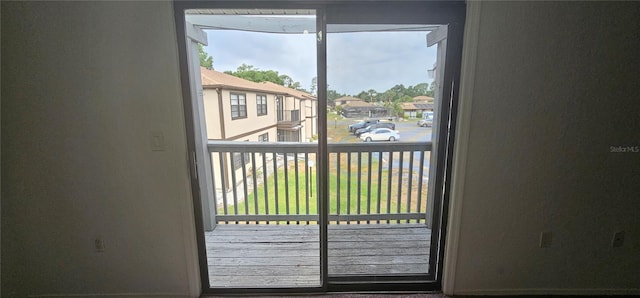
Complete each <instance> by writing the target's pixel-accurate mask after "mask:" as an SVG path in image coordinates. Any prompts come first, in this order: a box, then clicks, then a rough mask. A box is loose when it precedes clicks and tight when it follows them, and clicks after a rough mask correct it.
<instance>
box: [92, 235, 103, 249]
mask: <svg viewBox="0 0 640 298" xmlns="http://www.w3.org/2000/svg"><path fill="white" fill-rule="evenodd" d="M93 245H94V246H95V248H96V252H104V240H102V239H101V238H96V240H95V241H94V242H93Z"/></svg>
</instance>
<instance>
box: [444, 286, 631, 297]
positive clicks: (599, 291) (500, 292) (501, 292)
mask: <svg viewBox="0 0 640 298" xmlns="http://www.w3.org/2000/svg"><path fill="white" fill-rule="evenodd" d="M454 295H477V296H486V295H496V296H512V295H585V296H592V295H593V296H595V295H640V288H635V289H633V288H629V289H620V288H613V289H603V288H593V289H558V288H555V289H554V288H547V289H538V288H535V289H526V288H524V289H484V290H456V291H454Z"/></svg>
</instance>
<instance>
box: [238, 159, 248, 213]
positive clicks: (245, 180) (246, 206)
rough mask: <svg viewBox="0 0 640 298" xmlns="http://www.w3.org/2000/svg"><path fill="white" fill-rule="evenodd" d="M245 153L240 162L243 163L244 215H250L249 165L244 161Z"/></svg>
mask: <svg viewBox="0 0 640 298" xmlns="http://www.w3.org/2000/svg"><path fill="white" fill-rule="evenodd" d="M244 157H245V153H244V152H240V160H241V161H242V189H243V191H244V199H243V201H244V214H245V215H247V214H249V190H248V188H247V185H248V183H247V163H246V162H245V160H244ZM245 223H246V224H249V221H248V220H247V221H245Z"/></svg>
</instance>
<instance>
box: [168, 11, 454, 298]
mask: <svg viewBox="0 0 640 298" xmlns="http://www.w3.org/2000/svg"><path fill="white" fill-rule="evenodd" d="M173 5H174V17H175V23H176V34H177V42H178V54H179V57H178V59H179V63H180V76H181V86H182V96H183V110H184V117H185V128H186V135H187V147H188V152H189V156H188V157H187V159H188V161H189V168H190V171H189V174H190V181H191V191H192V196H193V206H194V218H195V220H196V222H195V227H196V238H197V239H196V243H197V245H198V258H199V269H200V279H201V285H202V293H203V294H222V293H224V294H249V293H251V294H258V293H271V294H274V293H322V292H342V291H394V290H395V291H397V290H402V291H440V290H441V289H442V271H443V268H444V264H443V256H444V243H445V237H444V236H445V235H446V229H447V214H448V205H449V196H450V191H451V183H450V179H451V166H452V153H453V141H454V139H455V130H456V119H457V106H458V86H459V81H460V67H461V57H462V37H463V31H464V23H465V14H466V4H465V2H464V1H446V2H444V1H433V2H431V1H429V2H419V1H335V0H318V1H301V0H295V1H259V0H251V1H248V0H238V1H211V2H197V1H177V0H174V2H173ZM192 8H212V9H213V8H238V9H242V8H264V9H314V10H315V11H316V29H317V31H318V32H319V33H320V34H319V35H318V37H319V41H318V44H317V47H316V49H317V75H318V76H317V78H318V81H317V88H318V89H317V90H318V107H317V109H318V110H317V114H318V123H317V125H318V135H319V139H318V157H317V158H318V168H317V170H318V178H317V179H318V185H319V187H318V190H317V191H318V192H317V194H318V197H320V198H325V197H326V195H327V193H328V175H327V174H328V157H329V155H328V150H327V137H326V133H327V105H326V103H327V100H326V91H327V67H326V66H327V60H326V55H327V48H326V38H327V32H326V26H327V23H331V24H345V23H353V22H348V21H347V20H349V19H350V18H351V17H352V16H353V15H354V14H355V13H357V14H360V15H361V16H364V17H366V18H367V19H371V18H373V19H375V20H376V22H378V23H382V24H385V23H387V24H392V23H399V21H398V20H402V22H404V23H407V22H414V23H426V22H428V23H430V24H443V25H447V26H448V35H447V47H446V58H445V63H444V66H445V67H444V71H443V78H442V82H443V86H442V97H443V103H446V104H442V105H440V107H439V115H440V120H439V126H438V130H437V133H438V139H437V143H438V144H439V145H438V146H437V148H436V152H435V154H437V156H438V157H440V158H438V162H437V164H436V177H435V181H434V184H433V185H434V188H435V189H436V193H435V195H434V198H438V199H436V200H434V201H435V204H434V208H433V222H434V223H435V224H434V229H432V236H431V237H432V238H431V243H432V245H431V251H430V264H433V263H432V261H434V262H435V264H437V266H435V267H434V266H430V269H429V274H427V275H428V276H430V277H433V280H430V281H425V280H418V279H413V280H411V279H410V278H405V279H402V280H398V279H397V278H381V279H376V280H369V279H362V278H358V277H353V278H350V279H333V280H332V279H330V278H329V275H328V247H327V242H328V210H329V206H328V204H329V202H328V200H321V204H320V206H319V210H318V212H319V219H320V220H319V229H320V239H319V241H320V280H321V285H320V286H319V287H303V288H259V289H258V288H256V289H254V288H234V289H221V288H211V287H210V284H209V273H208V266H207V255H206V245H205V240H204V231H205V227H204V224H203V215H202V211H203V208H207V206H203V204H202V201H201V196H202V191H201V186H200V182H199V181H198V177H199V175H198V167H197V164H198V161H197V155H196V152H197V150H198V146H197V144H198V140H197V137H196V133H197V132H198V129H197V127H196V122H195V121H196V120H198V119H195V117H194V112H195V110H194V106H193V104H194V99H193V96H194V95H193V94H192V92H191V90H190V89H191V79H190V77H189V69H188V63H189V61H188V58H187V51H188V47H187V37H186V29H185V28H186V26H185V25H186V22H185V15H184V12H185V10H187V9H192ZM425 19H426V20H427V21H426V22H425ZM400 23H401V22H400ZM444 98H448V99H449V100H448V101H446V102H445V101H444ZM205 192H206V190H205ZM434 243H435V244H437V245H433V244H434ZM432 256H433V257H432ZM418 278H419V277H418Z"/></svg>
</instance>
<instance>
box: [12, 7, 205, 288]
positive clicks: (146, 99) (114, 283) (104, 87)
mask: <svg viewBox="0 0 640 298" xmlns="http://www.w3.org/2000/svg"><path fill="white" fill-rule="evenodd" d="M182 113H183V112H182V99H181V91H180V80H179V72H178V59H177V44H176V35H175V25H174V22H173V9H172V6H171V2H168V1H165V2H153V3H151V2H129V3H126V2H59V3H52V2H22V3H20V2H9V3H7V2H3V3H2V179H3V181H2V182H3V184H4V186H5V187H4V188H3V189H2V234H3V235H2V236H3V237H2V238H3V239H2V240H3V241H2V267H3V268H2V269H3V270H2V294H3V296H4V297H12V296H14V295H15V296H20V297H22V296H25V295H28V294H71V293H82V294H91V293H100V294H110V293H148V294H176V295H188V294H189V293H193V291H194V289H195V291H196V294H197V291H198V285H197V281H198V277H197V276H190V275H191V274H194V272H196V271H195V269H194V267H193V266H194V262H195V256H194V248H193V239H194V238H195V236H194V234H193V233H194V232H193V215H192V214H193V212H192V210H191V208H192V207H191V199H190V187H189V180H188V174H187V166H186V138H185V130H184V120H183V114H182ZM151 131H161V132H163V134H164V139H165V142H166V150H165V151H151V147H150V135H151ZM97 237H100V238H103V239H104V242H105V247H106V248H105V251H104V252H102V253H96V252H95V251H94V239H95V238H97ZM194 281H195V283H196V284H194Z"/></svg>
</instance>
